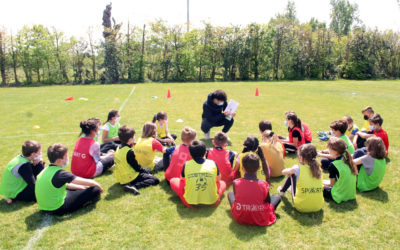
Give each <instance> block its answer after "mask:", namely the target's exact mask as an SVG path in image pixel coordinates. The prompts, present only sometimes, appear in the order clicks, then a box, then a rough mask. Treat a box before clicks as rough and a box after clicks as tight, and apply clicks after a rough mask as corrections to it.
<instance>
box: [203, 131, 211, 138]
mask: <svg viewBox="0 0 400 250" xmlns="http://www.w3.org/2000/svg"><path fill="white" fill-rule="evenodd" d="M204 139H206V140H209V139H210V131H208V132H207V133H205V134H204Z"/></svg>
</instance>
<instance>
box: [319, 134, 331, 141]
mask: <svg viewBox="0 0 400 250" xmlns="http://www.w3.org/2000/svg"><path fill="white" fill-rule="evenodd" d="M319 139H320V140H321V141H327V140H329V137H328V136H326V135H324V136H321V137H319Z"/></svg>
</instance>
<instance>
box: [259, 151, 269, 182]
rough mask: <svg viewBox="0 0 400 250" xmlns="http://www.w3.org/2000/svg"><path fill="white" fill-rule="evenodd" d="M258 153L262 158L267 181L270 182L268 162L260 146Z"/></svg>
mask: <svg viewBox="0 0 400 250" xmlns="http://www.w3.org/2000/svg"><path fill="white" fill-rule="evenodd" d="M257 154H258V156H259V157H260V160H261V165H262V170H263V172H264V174H265V181H266V182H268V181H269V178H270V176H269V168H268V163H267V161H266V160H265V157H264V153H263V151H262V149H261V147H260V146H258V148H257Z"/></svg>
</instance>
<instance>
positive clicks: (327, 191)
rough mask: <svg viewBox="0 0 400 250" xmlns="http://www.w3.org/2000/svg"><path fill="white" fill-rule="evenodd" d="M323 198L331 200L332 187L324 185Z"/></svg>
mask: <svg viewBox="0 0 400 250" xmlns="http://www.w3.org/2000/svg"><path fill="white" fill-rule="evenodd" d="M323 194H324V198H325V199H327V200H332V199H333V198H332V187H327V186H324V193H323Z"/></svg>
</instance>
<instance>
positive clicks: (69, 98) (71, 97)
mask: <svg viewBox="0 0 400 250" xmlns="http://www.w3.org/2000/svg"><path fill="white" fill-rule="evenodd" d="M73 100H74V97H73V96H70V97H68V98H65V99H64V101H73Z"/></svg>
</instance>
